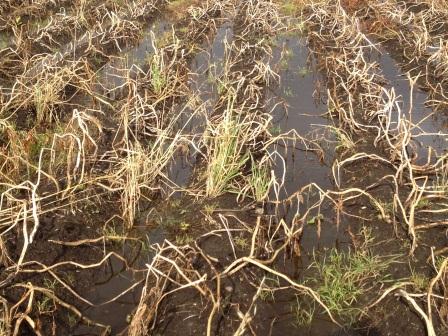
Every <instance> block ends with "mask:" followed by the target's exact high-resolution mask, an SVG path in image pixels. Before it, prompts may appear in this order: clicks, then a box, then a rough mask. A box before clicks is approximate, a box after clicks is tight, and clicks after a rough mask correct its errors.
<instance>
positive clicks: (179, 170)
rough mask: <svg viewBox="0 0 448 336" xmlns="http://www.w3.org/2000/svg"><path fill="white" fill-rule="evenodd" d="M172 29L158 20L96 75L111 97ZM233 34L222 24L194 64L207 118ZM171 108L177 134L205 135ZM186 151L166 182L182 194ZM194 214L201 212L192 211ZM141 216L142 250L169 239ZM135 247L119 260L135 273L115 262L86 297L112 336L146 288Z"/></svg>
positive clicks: (200, 121) (143, 259) (185, 113)
mask: <svg viewBox="0 0 448 336" xmlns="http://www.w3.org/2000/svg"><path fill="white" fill-rule="evenodd" d="M171 29H172V25H171V23H170V22H169V21H168V20H165V19H159V20H158V21H156V22H155V23H154V25H153V26H151V27H150V28H148V29H147V30H146V32H145V35H144V37H143V39H142V40H141V42H140V43H139V44H138V45H137V46H136V47H135V48H130V49H128V50H126V51H124V53H123V54H122V55H120V57H119V58H114V59H113V60H112V61H111V62H110V63H108V64H106V65H105V66H104V67H103V68H102V69H101V70H100V71H99V72H98V77H99V79H100V81H101V83H102V85H104V87H105V88H106V89H107V90H110V92H113V91H114V90H116V89H117V88H119V87H120V86H121V85H123V84H124V79H123V76H125V75H126V72H127V69H130V68H132V67H139V66H141V65H142V64H143V63H144V62H145V60H146V59H147V58H148V56H150V55H151V54H152V53H154V48H153V42H154V41H153V38H154V37H155V38H156V39H158V38H160V37H161V36H163V35H164V34H167V33H169V32H170V31H171ZM232 34H233V31H232V25H231V24H230V23H228V22H227V21H226V22H224V23H223V24H222V25H221V26H220V27H219V28H218V30H217V33H216V35H215V37H214V38H213V39H212V40H211V41H210V42H209V43H205V44H204V45H203V49H204V50H203V51H202V52H199V53H198V54H197V55H196V56H195V57H194V58H193V60H192V61H191V64H190V69H191V75H190V82H189V86H190V89H191V90H192V92H194V93H197V94H199V98H200V99H201V101H202V102H204V103H205V104H206V109H205V110H206V111H207V113H209V112H210V113H211V111H212V110H213V105H214V103H215V102H216V100H217V98H218V94H217V88H216V83H215V82H214V81H212V80H211V77H212V76H215V75H217V76H219V69H221V68H222V62H223V58H224V50H225V47H224V44H225V41H230V40H231V39H232ZM173 108H174V109H178V110H179V119H178V130H179V131H181V132H182V134H185V135H189V136H193V137H199V136H200V135H201V133H202V132H203V130H204V125H205V122H204V118H203V117H201V116H200V115H192V112H193V111H192V110H191V109H190V108H188V107H185V106H184V105H183V104H180V105H179V106H175V107H173ZM187 152H188V154H185V153H183V154H182V153H181V154H179V155H178V156H176V158H175V160H173V162H172V164H171V166H170V169H169V176H168V177H169V178H170V180H171V181H172V182H173V186H171V187H174V186H177V187H179V188H180V189H182V188H183V187H186V186H187V185H188V184H189V183H190V178H191V174H192V172H193V167H194V164H195V161H196V158H197V156H198V154H197V153H195V150H194V148H190V149H189V151H187ZM170 189H171V188H170ZM181 195H182V194H181V193H180V192H179V193H176V194H174V195H171V196H172V197H173V198H179V197H181ZM163 207H164V206H163V205H162V208H163ZM168 209H170V206H168ZM176 211H177V210H176V209H174V210H173V209H171V211H170V213H167V214H165V213H162V214H160V215H161V216H162V217H163V220H165V221H166V222H170V221H176V223H177V222H178V221H179V220H180V218H181V217H182V216H183V215H180V214H179V213H177V212H178V211H177V212H176ZM194 213H198V212H197V211H194ZM182 214H183V212H182ZM174 216H175V217H176V218H174ZM139 217H140V219H139V220H138V222H137V223H136V225H135V229H136V232H135V236H137V237H139V238H140V239H142V240H143V241H144V246H150V245H152V244H156V243H159V244H160V243H162V242H163V240H164V239H165V238H166V237H167V231H166V228H165V227H163V226H162V225H161V224H157V223H154V222H153V220H151V218H153V217H154V214H151V210H149V211H144V210H143V209H142V212H141V213H140V216H139ZM156 217H158V216H156ZM148 225H150V227H148ZM136 248H137V249H138V250H140V249H141V248H140V247H138V246H137V247H136V246H135V244H128V243H125V244H124V246H123V247H122V251H118V252H119V254H120V255H124V256H128V257H127V258H126V259H127V260H130V259H135V260H134V263H133V264H131V265H129V266H130V267H131V269H126V267H125V265H124V264H123V262H122V261H120V260H118V259H117V258H112V260H111V261H110V262H109V263H108V264H107V265H106V266H105V267H103V269H102V270H101V272H98V282H97V283H95V284H94V285H93V286H92V288H91V289H90V290H89V291H88V292H87V293H86V294H85V295H84V297H85V298H86V299H87V300H89V301H90V302H92V303H93V304H95V305H97V306H95V307H88V308H86V309H85V310H84V311H83V313H84V314H85V315H86V316H88V317H89V318H91V319H93V320H95V321H97V322H100V323H102V324H105V325H110V326H111V328H112V334H113V335H115V334H118V333H120V332H123V331H125V329H126V327H127V320H128V318H129V314H131V313H132V311H133V310H134V309H135V307H136V306H137V305H138V300H139V298H140V294H141V290H142V286H143V284H142V283H140V281H143V279H144V276H145V274H144V272H140V271H134V270H135V269H139V270H142V269H144V268H145V264H146V263H148V262H150V260H151V253H149V251H148V250H146V249H145V250H144V251H142V252H141V253H139V254H138V255H137V256H136V255H135V253H136V252H135V250H136ZM137 283H138V285H136V286H135V288H133V289H132V290H130V291H129V292H127V293H126V294H125V295H123V296H121V297H120V298H119V299H118V300H116V301H113V302H111V303H107V304H104V303H105V302H108V301H109V300H111V299H112V298H114V297H116V296H117V295H120V294H121V293H123V291H126V290H128V289H129V288H131V287H132V286H134V285H135V284H137ZM87 332H89V328H88V327H85V326H79V327H78V328H77V329H76V332H75V335H83V334H85V333H87Z"/></svg>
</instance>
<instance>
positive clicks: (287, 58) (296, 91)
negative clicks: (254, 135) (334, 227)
mask: <svg viewBox="0 0 448 336" xmlns="http://www.w3.org/2000/svg"><path fill="white" fill-rule="evenodd" d="M277 46H278V47H275V48H274V55H273V60H272V64H274V65H276V64H278V65H279V66H280V69H279V71H278V74H279V75H280V78H281V80H280V84H279V85H278V86H275V87H273V88H271V89H270V90H269V92H268V99H270V100H271V102H270V104H271V106H275V104H277V105H276V107H275V108H274V109H273V111H272V114H273V118H274V119H273V125H275V126H274V127H276V128H277V127H278V129H276V130H274V131H276V132H281V133H287V132H295V133H296V134H299V135H300V136H304V137H307V138H314V137H315V136H316V135H317V134H322V132H323V126H324V125H328V123H329V121H328V120H327V119H326V118H324V117H323V114H324V113H326V112H327V110H328V108H327V106H326V104H324V103H323V101H322V100H320V99H315V98H313V97H316V94H315V90H316V88H317V83H318V81H319V80H320V78H319V75H318V74H317V72H316V71H313V69H312V68H311V67H310V64H309V63H308V56H309V51H308V48H307V46H306V43H305V41H304V40H303V39H302V38H300V37H298V36H283V37H280V38H278V39H277ZM282 53H283V54H284V56H283V59H282V60H281V54H282ZM317 90H319V89H318V88H317ZM291 134H292V133H291ZM299 148H301V149H303V148H304V146H303V144H302V143H301V142H300V141H298V142H297V143H296V144H295V145H293V146H289V148H283V149H282V150H281V155H282V156H283V157H284V160H285V166H286V172H285V185H284V190H283V192H282V195H281V198H285V197H287V196H289V195H291V194H293V193H294V192H296V191H297V190H299V189H300V188H301V187H303V186H305V185H307V184H309V183H312V182H314V183H317V184H318V185H319V186H321V187H322V188H323V189H329V188H331V187H332V184H331V180H330V178H329V172H330V169H329V168H328V167H327V166H325V165H322V163H321V162H320V160H319V158H318V156H317V155H316V154H314V153H312V152H306V151H304V150H300V149H299ZM328 159H329V162H331V158H328ZM283 171H284V168H283V163H282V162H281V160H280V159H278V160H277V161H276V176H281V174H283Z"/></svg>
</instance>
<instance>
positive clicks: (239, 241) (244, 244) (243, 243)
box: [235, 236, 249, 250]
mask: <svg viewBox="0 0 448 336" xmlns="http://www.w3.org/2000/svg"><path fill="white" fill-rule="evenodd" d="M235 245H236V246H238V247H239V248H240V249H242V250H246V249H247V248H248V247H249V241H248V240H247V239H246V238H244V237H242V236H237V237H235Z"/></svg>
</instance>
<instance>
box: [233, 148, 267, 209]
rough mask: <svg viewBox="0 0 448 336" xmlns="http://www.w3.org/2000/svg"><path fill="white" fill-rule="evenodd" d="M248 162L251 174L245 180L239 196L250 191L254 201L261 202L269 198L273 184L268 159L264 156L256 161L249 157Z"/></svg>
mask: <svg viewBox="0 0 448 336" xmlns="http://www.w3.org/2000/svg"><path fill="white" fill-rule="evenodd" d="M250 160H251V172H250V175H249V176H247V178H246V181H247V182H246V187H245V188H244V189H243V190H242V192H241V194H240V196H243V197H244V196H245V194H246V192H247V191H250V194H251V196H252V197H253V199H254V200H255V201H257V202H262V201H264V200H265V199H266V198H267V197H268V196H269V190H270V189H271V185H272V183H273V179H272V177H271V173H270V169H269V167H270V165H269V157H268V156H264V157H263V158H262V159H261V160H256V159H255V158H254V157H253V155H251V156H250ZM257 161H258V162H257Z"/></svg>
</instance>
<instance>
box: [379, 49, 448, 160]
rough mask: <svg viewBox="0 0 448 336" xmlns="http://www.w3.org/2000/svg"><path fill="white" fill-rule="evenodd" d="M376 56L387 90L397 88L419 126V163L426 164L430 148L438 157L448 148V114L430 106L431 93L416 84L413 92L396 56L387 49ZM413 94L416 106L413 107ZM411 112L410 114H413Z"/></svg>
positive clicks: (402, 105)
mask: <svg viewBox="0 0 448 336" xmlns="http://www.w3.org/2000/svg"><path fill="white" fill-rule="evenodd" d="M380 51H381V52H374V53H373V60H376V61H377V62H378V64H379V66H380V68H381V70H382V74H383V75H384V77H385V79H386V80H387V82H388V83H387V84H386V86H385V87H386V88H387V89H391V88H393V89H394V91H395V94H396V95H397V98H398V99H397V100H398V103H399V106H400V109H401V111H402V113H404V114H405V115H406V116H407V118H409V119H410V120H412V122H413V123H414V124H415V125H417V127H415V128H414V129H413V130H412V134H413V135H414V137H415V141H416V144H417V146H418V147H417V153H418V157H419V158H420V160H419V162H421V163H424V162H425V161H426V156H427V153H428V151H427V149H428V147H432V148H433V149H435V150H436V151H437V153H438V154H442V153H443V151H444V150H445V149H446V148H447V147H448V134H447V133H448V115H447V114H444V113H443V112H440V111H434V110H433V109H432V108H431V107H430V106H429V105H428V93H427V92H425V91H423V90H422V89H421V87H419V86H418V84H416V85H415V86H414V88H413V90H412V91H411V85H410V82H409V79H408V77H407V75H406V74H405V73H403V71H402V67H401V65H400V63H399V61H398V60H397V56H394V55H393V54H391V53H390V52H389V51H387V50H385V49H380ZM411 95H412V106H411ZM409 112H410V114H409Z"/></svg>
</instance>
